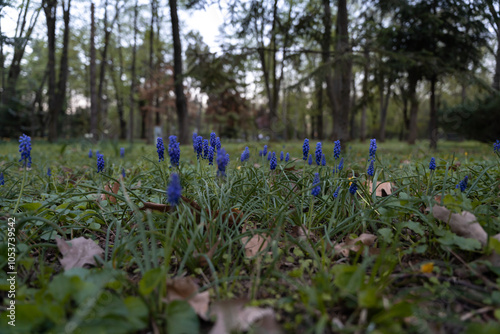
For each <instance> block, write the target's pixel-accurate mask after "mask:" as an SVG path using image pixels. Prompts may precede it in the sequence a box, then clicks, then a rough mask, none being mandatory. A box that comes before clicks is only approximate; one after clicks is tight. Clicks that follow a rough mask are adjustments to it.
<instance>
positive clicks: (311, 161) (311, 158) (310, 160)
mask: <svg viewBox="0 0 500 334" xmlns="http://www.w3.org/2000/svg"><path fill="white" fill-rule="evenodd" d="M307 163H308V164H309V166H311V165H312V164H313V156H312V155H311V154H309V160H307Z"/></svg>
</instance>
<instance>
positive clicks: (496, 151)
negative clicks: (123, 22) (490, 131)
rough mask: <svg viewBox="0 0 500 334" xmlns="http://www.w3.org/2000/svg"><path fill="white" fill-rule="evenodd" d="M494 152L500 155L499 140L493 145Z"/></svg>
mask: <svg viewBox="0 0 500 334" xmlns="http://www.w3.org/2000/svg"><path fill="white" fill-rule="evenodd" d="M493 152H495V153H500V140H498V139H497V141H496V142H495V143H493Z"/></svg>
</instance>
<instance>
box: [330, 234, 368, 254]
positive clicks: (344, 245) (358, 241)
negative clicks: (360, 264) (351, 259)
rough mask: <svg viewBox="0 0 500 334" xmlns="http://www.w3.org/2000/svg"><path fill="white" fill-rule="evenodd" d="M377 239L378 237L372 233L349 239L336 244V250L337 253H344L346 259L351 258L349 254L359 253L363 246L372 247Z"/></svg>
mask: <svg viewBox="0 0 500 334" xmlns="http://www.w3.org/2000/svg"><path fill="white" fill-rule="evenodd" d="M376 239H377V236H376V235H373V234H370V233H362V234H361V235H360V236H359V237H357V238H354V239H351V238H350V237H347V240H346V241H344V242H341V243H339V244H336V245H335V247H334V249H335V252H336V253H342V255H344V256H345V257H347V256H349V252H351V251H352V252H355V253H357V252H359V250H360V249H361V247H362V246H363V245H365V246H368V247H370V246H372V245H373V244H374V243H375V240H376Z"/></svg>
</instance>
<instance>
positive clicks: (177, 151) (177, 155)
mask: <svg viewBox="0 0 500 334" xmlns="http://www.w3.org/2000/svg"><path fill="white" fill-rule="evenodd" d="M168 141H169V142H168V155H169V157H170V164H171V165H172V166H179V160H180V159H181V148H180V143H179V142H178V141H177V136H170V137H168Z"/></svg>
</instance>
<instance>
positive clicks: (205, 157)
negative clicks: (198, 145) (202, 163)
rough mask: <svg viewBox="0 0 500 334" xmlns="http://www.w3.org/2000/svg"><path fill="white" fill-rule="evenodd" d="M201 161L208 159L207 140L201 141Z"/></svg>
mask: <svg viewBox="0 0 500 334" xmlns="http://www.w3.org/2000/svg"><path fill="white" fill-rule="evenodd" d="M203 159H208V139H205V140H203Z"/></svg>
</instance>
